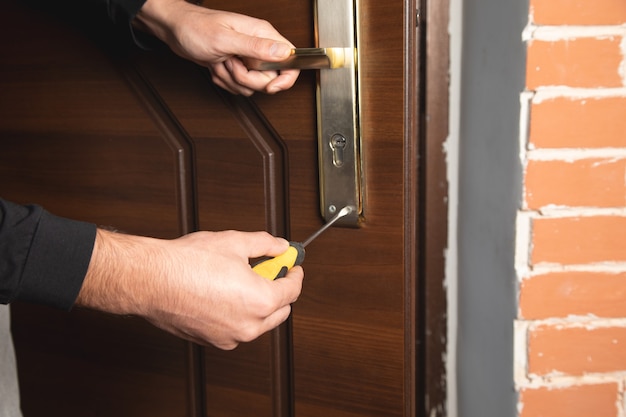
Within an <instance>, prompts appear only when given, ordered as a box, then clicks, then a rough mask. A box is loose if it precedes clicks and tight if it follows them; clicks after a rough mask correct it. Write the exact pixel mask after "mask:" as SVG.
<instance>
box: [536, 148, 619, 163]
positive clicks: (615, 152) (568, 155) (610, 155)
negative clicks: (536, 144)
mask: <svg viewBox="0 0 626 417" xmlns="http://www.w3.org/2000/svg"><path fill="white" fill-rule="evenodd" d="M526 156H527V158H528V160H529V161H566V162H574V161H580V160H584V159H612V160H620V159H626V147H625V148H595V149H593V148H562V149H557V148H541V149H529V150H528V151H527V152H526Z"/></svg>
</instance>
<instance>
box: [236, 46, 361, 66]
mask: <svg viewBox="0 0 626 417" xmlns="http://www.w3.org/2000/svg"><path fill="white" fill-rule="evenodd" d="M244 64H245V65H246V67H248V69H252V70H259V71H273V70H282V69H337V68H345V67H350V66H353V65H354V49H353V48H294V49H292V50H291V56H290V57H289V58H287V59H286V60H284V61H280V62H267V61H261V60H258V59H251V58H245V59H244Z"/></svg>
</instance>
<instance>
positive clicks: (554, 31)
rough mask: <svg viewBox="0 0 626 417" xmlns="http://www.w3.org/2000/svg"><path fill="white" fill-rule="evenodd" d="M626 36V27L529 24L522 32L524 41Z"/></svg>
mask: <svg viewBox="0 0 626 417" xmlns="http://www.w3.org/2000/svg"><path fill="white" fill-rule="evenodd" d="M616 36H626V25H622V26H614V25H611V26H609V25H606V26H566V25H563V26H538V25H535V24H533V23H529V24H528V25H527V26H526V27H525V28H524V31H523V32H522V40H523V41H526V42H528V41H533V40H539V41H548V42H551V41H561V40H568V39H577V38H611V37H616Z"/></svg>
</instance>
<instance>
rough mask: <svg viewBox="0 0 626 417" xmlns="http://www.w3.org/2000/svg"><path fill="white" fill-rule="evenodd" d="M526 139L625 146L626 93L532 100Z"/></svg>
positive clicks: (552, 144) (544, 144) (542, 143)
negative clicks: (623, 94) (607, 95)
mask: <svg viewBox="0 0 626 417" xmlns="http://www.w3.org/2000/svg"><path fill="white" fill-rule="evenodd" d="M620 1H621V0H620ZM624 4H626V1H624ZM529 141H530V143H531V144H532V145H533V146H534V147H535V148H611V147H613V148H620V147H626V97H605V98H588V99H571V98H565V97H560V98H556V99H552V100H544V101H541V102H538V103H533V104H532V107H531V119H530V137H529Z"/></svg>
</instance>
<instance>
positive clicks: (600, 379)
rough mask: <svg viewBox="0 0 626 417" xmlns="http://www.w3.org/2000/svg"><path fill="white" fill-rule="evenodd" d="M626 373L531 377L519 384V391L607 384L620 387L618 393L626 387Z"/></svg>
mask: <svg viewBox="0 0 626 417" xmlns="http://www.w3.org/2000/svg"><path fill="white" fill-rule="evenodd" d="M625 378H626V372H623V371H622V372H614V373H606V374H585V375H582V376H566V375H535V374H533V375H531V376H530V378H528V379H527V380H526V382H525V383H523V384H519V385H518V387H517V388H518V389H520V388H523V389H538V388H548V389H560V388H569V387H574V386H582V385H600V384H607V383H615V384H617V386H618V392H621V391H622V389H623V387H624V382H623V381H624V379H625Z"/></svg>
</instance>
